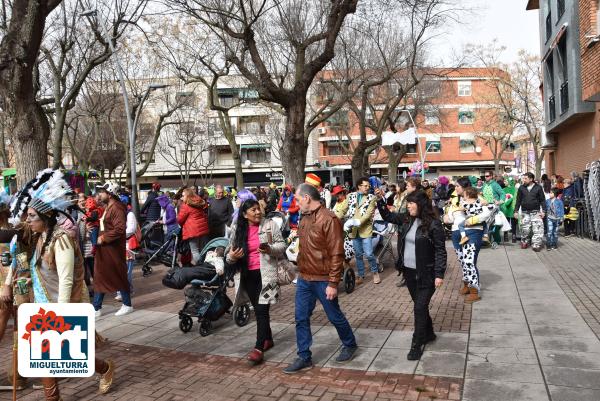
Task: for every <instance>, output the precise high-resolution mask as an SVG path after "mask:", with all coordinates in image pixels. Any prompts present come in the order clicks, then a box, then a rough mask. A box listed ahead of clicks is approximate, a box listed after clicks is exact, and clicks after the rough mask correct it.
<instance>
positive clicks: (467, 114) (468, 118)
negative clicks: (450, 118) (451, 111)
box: [458, 109, 475, 124]
mask: <svg viewBox="0 0 600 401" xmlns="http://www.w3.org/2000/svg"><path fill="white" fill-rule="evenodd" d="M474 121H475V112H474V111H473V110H470V109H460V110H459V111H458V123H459V124H473V122H474Z"/></svg>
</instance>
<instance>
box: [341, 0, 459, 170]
mask: <svg viewBox="0 0 600 401" xmlns="http://www.w3.org/2000/svg"><path fill="white" fill-rule="evenodd" d="M454 16H455V10H454V9H452V8H449V7H448V2H446V1H444V0H427V1H396V2H388V4H385V5H383V6H381V7H380V8H379V9H377V10H376V11H373V12H372V13H371V14H370V15H368V16H367V17H366V18H363V19H357V21H352V24H350V25H349V26H348V27H347V28H346V30H345V31H344V32H343V33H342V35H341V36H340V39H339V40H338V42H339V43H338V51H337V57H336V58H335V59H334V60H333V62H332V64H333V66H334V68H335V70H336V74H335V75H338V76H336V77H334V79H332V80H331V81H330V85H331V86H333V87H334V88H335V89H336V90H337V92H338V93H340V94H342V97H343V96H346V108H347V110H348V112H349V113H350V116H349V117H347V118H348V120H349V121H350V124H351V131H352V130H353V127H356V131H358V136H359V138H358V142H356V144H355V145H354V146H353V155H352V160H351V166H352V176H353V179H354V180H356V179H358V178H359V177H361V176H363V175H365V174H366V173H367V172H368V166H369V164H370V161H369V155H370V154H371V153H372V152H374V151H375V152H377V154H380V152H378V148H379V147H380V145H381V135H382V133H383V132H384V131H386V130H391V131H393V132H396V123H397V122H398V119H399V118H400V117H401V114H402V113H401V112H400V111H399V109H405V108H406V107H407V105H408V104H409V103H414V96H413V94H414V93H415V88H416V87H417V86H418V85H419V84H420V83H421V82H422V81H423V80H424V79H427V78H428V77H429V76H432V75H435V74H437V73H438V71H434V70H430V69H427V68H425V62H426V54H427V45H428V42H429V40H430V39H431V38H432V37H434V36H435V34H436V32H437V29H439V28H440V26H441V25H442V24H443V23H444V22H446V21H448V20H449V19H452V18H454ZM382 19H391V20H393V21H395V24H394V25H391V26H390V25H389V24H388V25H382V24H381V22H380V21H381V20H382ZM347 83H351V84H350V86H349V87H348V86H347ZM405 117H406V115H405ZM348 139H349V140H351V139H352V138H348ZM386 151H387V153H388V155H389V156H391V160H390V162H391V163H396V164H395V165H396V169H397V163H398V162H399V161H400V159H401V157H402V156H403V154H404V153H405V151H404V149H403V147H402V146H400V145H396V146H394V147H392V148H389V149H387V150H386ZM390 166H391V165H390ZM391 174H394V171H392V172H391Z"/></svg>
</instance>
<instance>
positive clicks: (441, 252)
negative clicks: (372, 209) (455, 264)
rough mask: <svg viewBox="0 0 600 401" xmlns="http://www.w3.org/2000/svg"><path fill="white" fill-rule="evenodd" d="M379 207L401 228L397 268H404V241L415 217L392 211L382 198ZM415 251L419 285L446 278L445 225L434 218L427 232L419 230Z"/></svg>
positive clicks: (386, 217)
mask: <svg viewBox="0 0 600 401" xmlns="http://www.w3.org/2000/svg"><path fill="white" fill-rule="evenodd" d="M377 208H378V209H379V213H380V214H381V217H382V218H383V219H384V220H385V221H387V222H388V223H393V224H397V225H399V226H402V227H399V228H402V229H401V230H399V233H402V234H399V237H398V261H397V263H396V268H398V269H403V268H404V241H405V238H406V234H407V233H408V231H409V229H410V226H411V224H412V222H413V221H414V219H412V218H410V216H408V213H392V212H390V211H389V210H388V209H387V207H386V205H385V202H384V201H382V200H380V201H379V202H377ZM415 248H416V249H415V253H416V259H417V285H418V286H419V287H421V288H423V287H433V286H434V285H435V279H436V278H444V273H445V271H446V265H447V257H448V255H447V253H446V235H445V233H444V227H443V226H442V222H441V221H439V220H437V219H436V220H433V221H432V222H431V226H430V227H429V230H428V231H427V232H426V233H423V230H421V229H418V230H417V238H416V241H415Z"/></svg>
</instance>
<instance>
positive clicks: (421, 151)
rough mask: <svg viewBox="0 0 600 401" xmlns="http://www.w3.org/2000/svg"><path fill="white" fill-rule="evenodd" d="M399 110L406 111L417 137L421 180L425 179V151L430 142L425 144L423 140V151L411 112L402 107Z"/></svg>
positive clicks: (427, 149)
mask: <svg viewBox="0 0 600 401" xmlns="http://www.w3.org/2000/svg"><path fill="white" fill-rule="evenodd" d="M400 112H406V113H408V118H410V122H411V123H412V126H413V128H414V130H415V137H416V138H417V148H418V150H419V158H420V159H421V181H423V180H425V158H426V156H427V152H428V151H429V148H430V147H431V144H429V146H427V142H425V152H423V150H422V149H421V142H420V141H419V134H418V133H417V124H415V120H414V119H413V116H412V114H410V110H407V109H402V110H400Z"/></svg>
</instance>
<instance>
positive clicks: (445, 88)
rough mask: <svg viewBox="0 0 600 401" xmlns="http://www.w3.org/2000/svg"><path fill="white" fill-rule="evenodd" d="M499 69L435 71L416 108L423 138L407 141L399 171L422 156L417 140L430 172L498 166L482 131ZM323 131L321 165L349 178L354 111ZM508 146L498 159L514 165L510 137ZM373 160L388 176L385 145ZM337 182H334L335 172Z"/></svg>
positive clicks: (375, 169) (494, 108) (494, 107)
mask: <svg viewBox="0 0 600 401" xmlns="http://www.w3.org/2000/svg"><path fill="white" fill-rule="evenodd" d="M500 74H506V73H505V72H503V71H500V70H495V69H485V68H461V69H456V70H451V71H444V70H439V71H438V73H437V74H434V75H436V76H435V78H431V79H430V80H433V81H434V82H433V85H431V82H430V83H429V84H427V83H426V84H425V85H424V88H425V89H424V90H425V91H428V93H427V92H426V93H424V92H423V90H421V91H420V97H421V102H422V101H423V99H425V104H424V105H421V106H419V107H418V110H417V111H416V112H415V114H416V116H415V118H414V119H415V124H416V131H417V134H418V138H419V141H418V142H419V143H418V144H415V145H408V153H407V154H406V155H405V156H404V157H403V158H402V160H401V161H400V164H399V168H398V174H399V175H401V174H402V173H403V172H404V171H408V170H409V168H410V167H411V166H412V164H413V163H414V162H416V161H418V160H419V152H418V148H417V146H420V147H421V150H422V151H423V152H425V150H426V149H427V152H426V153H425V155H426V157H425V161H426V163H428V164H429V171H428V173H427V174H426V175H427V176H428V177H437V176H439V175H446V176H460V175H471V174H475V175H481V174H483V172H484V170H487V169H493V168H494V156H493V154H492V151H491V148H490V146H488V145H487V144H486V142H485V141H484V140H483V136H484V135H485V134H486V133H487V132H488V130H489V129H490V127H489V126H488V125H489V121H490V119H493V118H491V116H492V114H496V115H497V114H498V109H499V107H498V103H499V102H498V101H496V100H495V99H496V98H495V96H494V93H495V83H494V82H493V81H494V80H495V79H497V78H498V77H500ZM410 103H411V101H409V105H408V106H407V109H408V110H413V111H414V110H415V106H414V105H411V104H410ZM376 109H377V108H376ZM406 114H407V113H404V115H400V117H399V121H400V124H399V125H400V126H402V125H404V123H405V122H407V121H406V119H408V116H407V115H406ZM403 120H404V121H403ZM318 134H319V137H318V140H319V147H318V151H319V156H318V157H319V160H320V164H321V166H328V167H329V168H330V170H331V172H332V176H333V177H339V179H338V181H340V182H346V181H350V179H351V176H352V175H351V167H350V162H351V153H352V149H353V145H354V144H355V143H357V142H358V141H359V139H360V135H359V126H358V123H357V121H356V117H355V115H354V113H352V112H350V111H348V110H344V109H342V110H340V111H339V112H338V113H336V115H335V116H334V118H331V119H329V120H328V121H327V122H325V123H323V124H321V126H320V127H319V128H318ZM383 135H386V134H385V133H384V134H383ZM372 136H373V135H372V134H371V136H370V137H372ZM348 137H349V138H348ZM504 146H505V149H504V152H503V154H502V156H501V158H500V160H499V162H500V168H501V169H504V168H505V167H509V166H514V150H515V145H514V144H513V143H512V141H508V143H505V144H504ZM369 162H370V166H371V173H374V174H381V175H382V176H383V177H387V169H388V164H387V163H388V162H387V154H386V152H385V151H384V150H383V149H382V148H380V149H379V150H377V151H375V152H373V153H372V154H371V155H370V156H369ZM332 182H335V180H334V179H333V178H332Z"/></svg>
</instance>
